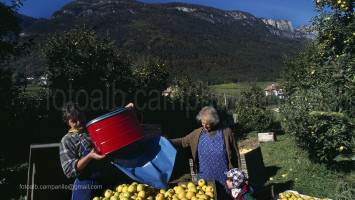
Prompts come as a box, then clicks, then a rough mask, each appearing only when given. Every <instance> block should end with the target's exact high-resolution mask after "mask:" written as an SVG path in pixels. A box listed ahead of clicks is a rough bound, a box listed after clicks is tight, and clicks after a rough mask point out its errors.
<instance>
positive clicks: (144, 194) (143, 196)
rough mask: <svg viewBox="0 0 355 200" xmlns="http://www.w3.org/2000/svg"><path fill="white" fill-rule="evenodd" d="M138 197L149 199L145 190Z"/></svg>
mask: <svg viewBox="0 0 355 200" xmlns="http://www.w3.org/2000/svg"><path fill="white" fill-rule="evenodd" d="M137 196H138V197H142V198H143V199H144V198H146V197H147V193H146V192H145V191H144V190H143V191H140V192H139V193H138V195H137Z"/></svg>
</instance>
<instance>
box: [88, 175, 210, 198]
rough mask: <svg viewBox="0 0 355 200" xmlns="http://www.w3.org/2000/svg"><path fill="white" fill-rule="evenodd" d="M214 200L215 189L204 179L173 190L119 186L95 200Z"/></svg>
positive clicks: (127, 185) (143, 186) (143, 185)
mask: <svg viewBox="0 0 355 200" xmlns="http://www.w3.org/2000/svg"><path fill="white" fill-rule="evenodd" d="M189 199H191V200H214V188H213V187H212V186H208V185H207V184H206V181H205V180H204V179H200V180H198V182H197V185H195V184H194V183H192V182H188V183H187V184H181V185H179V186H174V187H173V188H167V189H166V190H165V189H157V188H154V187H152V186H149V185H147V184H139V183H137V182H133V183H132V184H130V185H129V184H121V185H118V186H117V187H116V188H115V190H111V189H107V190H106V191H105V192H104V196H100V197H95V198H94V199H93V200H189Z"/></svg>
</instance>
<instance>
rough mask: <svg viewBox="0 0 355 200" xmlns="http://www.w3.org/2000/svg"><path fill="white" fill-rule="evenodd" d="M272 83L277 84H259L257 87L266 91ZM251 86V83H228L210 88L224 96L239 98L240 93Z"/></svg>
mask: <svg viewBox="0 0 355 200" xmlns="http://www.w3.org/2000/svg"><path fill="white" fill-rule="evenodd" d="M272 83H275V82H258V83H257V85H258V86H259V87H260V88H261V89H264V88H266V86H268V85H270V84H272ZM249 85H250V83H249V82H243V83H226V84H220V85H211V86H210V87H211V88H213V89H215V90H216V91H217V92H220V93H222V94H227V95H232V96H239V95H240V92H241V91H242V90H243V89H246V88H248V87H249Z"/></svg>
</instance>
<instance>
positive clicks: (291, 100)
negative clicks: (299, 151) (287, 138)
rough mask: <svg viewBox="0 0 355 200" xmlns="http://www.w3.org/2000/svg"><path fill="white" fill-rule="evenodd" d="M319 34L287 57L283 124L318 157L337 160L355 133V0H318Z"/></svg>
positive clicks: (323, 159)
mask: <svg viewBox="0 0 355 200" xmlns="http://www.w3.org/2000/svg"><path fill="white" fill-rule="evenodd" d="M314 2H315V8H316V10H317V11H318V13H319V14H318V16H316V17H315V18H314V20H313V23H314V27H315V29H316V30H317V31H318V32H319V36H318V38H317V39H316V40H315V41H313V42H311V43H309V44H308V45H307V48H306V50H305V51H303V52H299V54H298V56H297V58H296V59H294V60H291V59H287V58H286V59H285V65H286V73H285V74H284V76H283V78H284V82H283V83H282V84H283V87H284V88H285V91H286V92H285V95H286V96H287V98H286V104H285V105H284V106H283V107H282V109H281V113H282V114H283V117H284V118H283V121H282V125H283V128H284V130H285V131H286V132H288V133H292V134H294V135H295V138H296V139H297V141H298V142H299V144H300V145H302V146H303V147H305V148H307V149H308V150H309V152H310V155H311V156H312V158H313V159H314V160H317V161H322V162H326V163H329V164H334V163H333V162H334V161H333V159H334V157H335V156H336V155H338V154H339V153H346V152H347V151H349V152H348V153H350V150H347V149H345V148H344V144H345V143H346V142H349V141H350V140H351V137H352V136H354V135H355V123H354V122H355V109H354V103H355V99H354V98H355V77H354V66H355V56H354V55H355V54H354V53H355V41H354V38H355V37H354V36H355V23H354V20H355V17H354V1H353V0H317V1H314Z"/></svg>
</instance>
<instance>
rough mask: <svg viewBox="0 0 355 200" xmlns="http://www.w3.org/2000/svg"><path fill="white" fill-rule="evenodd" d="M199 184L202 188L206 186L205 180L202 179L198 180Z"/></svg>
mask: <svg viewBox="0 0 355 200" xmlns="http://www.w3.org/2000/svg"><path fill="white" fill-rule="evenodd" d="M197 184H198V185H199V186H200V187H202V186H204V185H206V181H205V180H204V179H200V180H198V182H197Z"/></svg>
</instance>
